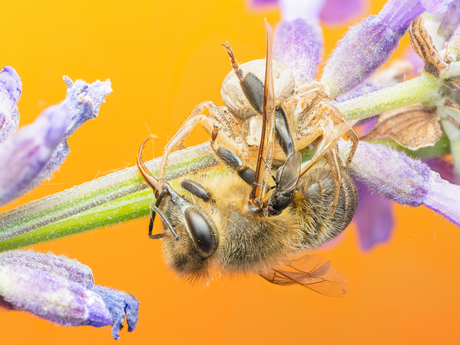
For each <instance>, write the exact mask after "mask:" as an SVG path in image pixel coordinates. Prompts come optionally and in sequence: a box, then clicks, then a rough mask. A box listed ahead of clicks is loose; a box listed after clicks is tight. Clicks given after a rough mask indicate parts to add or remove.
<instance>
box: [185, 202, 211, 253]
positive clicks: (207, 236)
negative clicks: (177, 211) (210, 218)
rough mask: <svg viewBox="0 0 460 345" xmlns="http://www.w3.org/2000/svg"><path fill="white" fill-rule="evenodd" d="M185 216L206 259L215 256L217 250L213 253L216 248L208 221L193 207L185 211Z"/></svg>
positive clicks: (194, 239) (193, 236)
mask: <svg viewBox="0 0 460 345" xmlns="http://www.w3.org/2000/svg"><path fill="white" fill-rule="evenodd" d="M184 215H185V220H186V221H187V225H188V228H189V229H190V233H191V235H192V238H193V241H194V242H195V244H196V245H197V246H198V248H199V249H200V250H201V251H202V252H203V254H205V255H206V257H208V256H210V255H211V254H213V253H214V251H215V249H214V251H212V249H213V247H214V246H213V238H212V235H211V226H210V225H209V223H208V222H207V220H206V219H204V217H203V216H202V215H201V214H199V213H198V212H197V211H196V210H195V209H193V208H192V207H188V208H187V209H186V210H185V212H184ZM211 251H212V252H211Z"/></svg>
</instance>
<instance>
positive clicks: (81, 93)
mask: <svg viewBox="0 0 460 345" xmlns="http://www.w3.org/2000/svg"><path fill="white" fill-rule="evenodd" d="M4 70H7V71H10V75H11V78H10V79H12V81H10V82H9V85H10V87H9V88H8V89H7V90H8V91H9V95H10V96H9V98H6V99H10V102H4V104H5V105H4V107H5V108H7V107H10V108H14V107H15V103H14V102H13V101H11V100H14V101H15V100H17V99H18V98H19V95H20V90H19V91H18V87H20V82H19V77H18V76H17V74H16V72H14V70H13V69H12V68H11V67H8V68H5V69H4ZM13 72H14V73H13ZM13 77H14V78H13ZM64 80H65V82H66V84H67V86H68V90H67V97H66V99H65V101H64V102H63V103H62V105H61V106H59V107H51V108H48V109H47V110H45V111H44V112H43V113H42V115H40V116H39V117H38V118H37V120H36V121H35V122H34V123H32V124H31V125H29V126H27V127H24V128H22V129H21V130H20V131H18V132H17V133H16V134H15V135H14V136H13V137H11V138H10V139H9V140H6V141H5V142H4V143H3V144H1V146H0V169H1V171H2V175H1V176H0V206H1V205H4V204H6V203H8V202H10V201H11V200H14V199H15V198H17V197H19V196H21V195H22V194H24V193H26V192H28V191H29V190H31V189H32V188H34V187H36V186H37V185H39V184H40V183H41V182H43V181H44V180H45V179H47V178H48V177H49V176H50V175H51V174H52V173H53V172H54V171H55V170H56V169H57V168H58V167H59V166H60V165H61V164H62V162H63V161H64V160H65V158H66V157H67V155H68V154H69V152H70V149H69V145H68V143H67V138H68V137H70V136H71V135H72V134H73V133H74V132H75V130H76V129H77V128H78V127H80V126H81V125H82V124H83V123H84V122H86V121H87V120H89V119H92V118H95V117H96V116H97V115H98V112H99V108H100V106H101V104H102V103H103V102H104V98H105V96H107V95H108V94H110V92H111V91H112V89H111V88H110V81H109V80H107V81H105V82H100V81H96V82H95V83H93V84H87V83H85V82H84V81H82V80H77V81H76V82H75V83H73V82H72V81H71V80H70V78H69V77H64ZM18 82H19V84H18ZM11 85H12V86H11ZM15 85H16V86H15ZM14 86H15V87H16V88H15V87H14ZM5 97H6V96H5ZM5 131H6V129H5ZM0 133H2V132H1V131H0ZM5 133H6V132H5ZM5 136H6V134H5Z"/></svg>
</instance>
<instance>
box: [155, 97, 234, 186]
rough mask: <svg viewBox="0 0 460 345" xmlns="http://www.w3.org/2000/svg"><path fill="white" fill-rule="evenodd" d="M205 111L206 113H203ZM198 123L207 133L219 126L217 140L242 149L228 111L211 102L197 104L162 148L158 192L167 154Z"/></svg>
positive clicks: (162, 183) (232, 147) (226, 145)
mask: <svg viewBox="0 0 460 345" xmlns="http://www.w3.org/2000/svg"><path fill="white" fill-rule="evenodd" d="M206 111H207V112H208V115H206V114H203V113H204V112H206ZM198 124H201V125H203V127H204V129H205V130H206V131H207V132H208V133H212V132H213V131H214V130H215V128H220V129H221V132H223V133H221V135H220V136H219V142H220V143H221V144H222V145H223V146H225V147H228V148H230V149H231V150H234V151H236V152H239V151H241V150H243V148H242V147H241V144H240V143H238V142H237V133H239V128H238V123H237V121H236V120H235V119H233V118H232V117H231V115H230V114H229V113H227V112H225V111H223V110H221V109H220V108H218V107H217V106H216V105H215V104H214V103H213V102H202V103H200V104H198V105H197V106H196V107H195V108H194V109H193V110H192V112H191V114H190V116H189V117H188V118H187V119H186V120H185V122H184V123H183V124H182V126H181V127H180V128H179V130H178V131H177V132H176V134H175V135H174V136H173V137H172V139H171V140H170V141H169V142H168V143H167V144H166V146H165V148H164V153H163V156H162V159H161V164H160V173H159V178H158V183H159V192H160V193H161V192H162V191H163V190H164V176H165V170H166V165H167V163H168V156H169V155H170V154H171V152H173V151H174V150H175V149H176V148H177V147H178V146H179V145H180V144H181V143H182V142H183V141H184V140H185V139H186V138H187V137H188V136H189V135H190V133H191V132H192V130H193V129H194V128H195V127H196V126H197V125H198Z"/></svg>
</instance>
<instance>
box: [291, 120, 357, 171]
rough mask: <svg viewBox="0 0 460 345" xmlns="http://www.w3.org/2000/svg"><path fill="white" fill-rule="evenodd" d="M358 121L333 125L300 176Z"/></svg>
mask: <svg viewBox="0 0 460 345" xmlns="http://www.w3.org/2000/svg"><path fill="white" fill-rule="evenodd" d="M356 122H358V120H357V119H356V120H344V121H343V122H342V123H340V124H338V125H335V126H334V128H333V129H332V130H331V131H330V132H329V133H327V134H325V137H324V138H323V140H322V141H321V143H320V144H319V145H318V147H317V148H316V152H315V154H314V156H313V157H312V159H310V161H308V162H306V164H305V165H304V166H303V168H302V172H301V174H300V176H302V175H303V174H305V173H306V172H307V171H308V170H310V169H311V168H312V167H313V166H314V165H315V164H316V163H317V162H318V161H319V160H320V159H321V158H322V157H323V156H324V154H325V153H326V152H327V150H329V149H330V148H331V147H332V145H335V143H336V142H337V140H338V139H339V138H340V137H341V136H343V135H344V134H345V133H346V132H348V131H349V130H352V127H353V126H354V125H355V123H356Z"/></svg>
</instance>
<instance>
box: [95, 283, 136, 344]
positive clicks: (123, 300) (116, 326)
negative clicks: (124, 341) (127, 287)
mask: <svg viewBox="0 0 460 345" xmlns="http://www.w3.org/2000/svg"><path fill="white" fill-rule="evenodd" d="M92 291H94V292H95V293H97V294H98V295H99V296H101V297H102V299H103V300H104V302H105V304H106V306H107V307H108V308H109V310H110V312H111V313H112V317H113V324H112V336H113V338H114V339H118V338H120V334H119V332H120V330H121V329H122V328H123V323H124V320H125V314H126V319H127V323H128V332H132V331H134V329H135V328H136V325H137V321H138V319H139V316H138V314H139V302H138V301H137V299H136V298H135V297H134V296H133V295H129V294H127V293H124V292H121V291H117V290H114V289H111V288H106V287H103V286H99V285H95V286H94V287H93V289H92Z"/></svg>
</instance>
